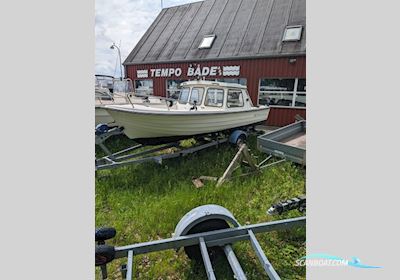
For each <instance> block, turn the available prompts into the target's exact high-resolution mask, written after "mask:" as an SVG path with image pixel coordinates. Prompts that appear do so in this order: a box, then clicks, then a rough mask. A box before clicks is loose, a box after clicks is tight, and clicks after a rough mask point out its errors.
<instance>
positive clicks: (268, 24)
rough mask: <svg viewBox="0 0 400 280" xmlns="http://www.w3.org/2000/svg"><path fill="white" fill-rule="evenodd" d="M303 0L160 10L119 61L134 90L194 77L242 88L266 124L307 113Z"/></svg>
mask: <svg viewBox="0 0 400 280" xmlns="http://www.w3.org/2000/svg"><path fill="white" fill-rule="evenodd" d="M305 7H306V3H305V0H205V1H202V2H195V3H192V4H186V5H181V6H176V7H171V8H167V9H163V10H162V11H161V13H160V14H159V15H158V17H157V18H156V20H155V21H154V22H153V24H152V25H151V26H150V28H149V29H148V30H147V32H146V33H145V34H144V36H143V37H142V38H141V40H140V41H139V42H138V44H137V45H136V46H135V48H134V49H133V50H132V52H131V53H130V54H129V56H128V57H127V59H126V60H125V62H124V66H125V73H126V75H127V76H128V77H129V78H131V79H132V80H133V81H134V84H135V88H136V91H137V92H138V93H139V94H140V93H142V94H154V95H160V96H167V97H172V98H174V97H176V96H177V95H178V94H179V83H181V82H182V81H187V80H191V79H196V78H202V79H207V80H218V81H225V82H236V83H241V84H244V85H247V88H248V91H249V93H250V96H251V98H252V101H253V103H254V104H268V105H269V106H270V107H271V112H270V115H269V117H268V120H267V124H268V125H272V126H283V125H286V124H289V123H292V122H293V121H294V117H295V115H297V114H298V115H300V116H302V117H303V118H305V117H306V47H305V42H306V40H305V38H306V36H305V33H306V32H305V31H306V30H305V27H306V21H305Z"/></svg>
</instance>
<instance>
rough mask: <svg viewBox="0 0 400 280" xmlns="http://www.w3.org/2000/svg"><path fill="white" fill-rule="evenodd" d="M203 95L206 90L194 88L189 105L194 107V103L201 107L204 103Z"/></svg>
mask: <svg viewBox="0 0 400 280" xmlns="http://www.w3.org/2000/svg"><path fill="white" fill-rule="evenodd" d="M203 93H204V88H193V89H192V93H191V94H190V99H189V103H190V104H192V105H194V102H196V105H200V104H201V102H202V101H203Z"/></svg>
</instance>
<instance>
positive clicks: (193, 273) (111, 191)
mask: <svg viewBox="0 0 400 280" xmlns="http://www.w3.org/2000/svg"><path fill="white" fill-rule="evenodd" d="M110 140H111V141H109V142H108V143H106V144H107V145H108V147H110V148H111V149H112V150H118V149H120V148H122V147H124V146H126V145H128V144H132V142H131V141H130V140H128V139H126V138H125V137H115V138H112V139H110ZM255 141H256V139H255V137H252V138H250V139H249V146H250V147H251V148H252V153H254V154H255V155H256V156H258V157H259V160H258V161H260V160H261V159H263V158H264V157H265V155H263V154H260V153H259V152H258V151H257V150H256V149H255V147H256V146H255ZM96 153H97V155H101V151H99V150H96ZM235 153H236V148H235V147H232V146H229V145H222V146H220V147H219V148H218V149H216V148H210V149H208V150H205V151H201V152H199V153H196V154H192V155H189V156H187V157H183V158H176V159H170V160H168V161H165V162H164V163H163V165H157V164H155V163H144V164H141V165H132V166H128V167H123V168H119V169H114V170H103V171H100V172H97V174H96V226H112V227H115V228H116V230H117V236H116V237H115V238H114V239H113V240H111V242H109V243H110V244H115V245H117V246H122V245H127V244H131V243H137V242H145V241H150V240H156V239H162V238H169V237H171V234H172V233H173V232H174V229H175V226H176V224H177V223H178V221H179V220H180V219H181V217H182V216H183V215H184V214H186V213H187V212H188V211H190V210H191V209H192V208H194V207H197V206H200V205H203V204H219V205H221V206H223V207H225V208H227V209H228V210H230V211H231V212H232V213H233V215H234V216H235V218H236V219H237V220H238V221H239V223H241V224H250V223H259V222H265V221H271V220H279V219H284V218H291V217H297V216H302V214H301V213H299V212H298V211H296V210H294V211H290V212H287V213H284V214H283V215H280V216H268V215H266V211H267V209H268V208H269V207H270V206H271V204H273V203H276V202H277V201H279V200H283V199H287V198H291V197H293V196H296V195H300V194H303V193H305V171H304V169H303V168H301V167H299V166H296V165H294V164H292V163H289V162H284V163H281V164H277V165H275V166H272V167H270V168H266V169H264V170H263V171H262V173H258V174H254V175H251V176H243V177H240V178H235V179H233V180H232V181H230V182H227V183H226V184H224V185H222V186H221V187H216V186H215V182H207V183H206V184H205V186H204V187H202V188H199V189H197V188H195V187H194V185H193V184H192V182H191V180H192V178H193V177H199V176H201V175H207V176H216V177H218V176H221V175H222V173H223V172H224V170H225V168H226V167H227V165H228V164H229V162H230V161H231V159H232V158H233V156H234V154H235ZM236 172H237V173H235V174H240V172H243V171H242V170H238V171H236ZM257 239H258V240H259V241H260V244H261V246H262V248H263V249H264V251H265V253H266V255H267V257H268V259H269V260H270V262H271V263H272V264H273V266H274V268H275V269H276V271H277V272H278V274H279V275H280V276H281V278H282V279H305V274H306V273H305V268H304V267H296V266H294V263H295V260H296V259H298V258H300V257H302V256H304V255H305V254H306V247H305V239H306V230H305V228H298V229H294V230H290V231H282V232H271V233H263V234H258V235H257ZM233 248H234V250H235V253H236V255H237V257H238V260H239V262H240V263H241V265H242V267H243V269H244V271H245V272H246V275H247V278H248V279H267V276H266V274H265V272H264V270H263V268H262V267H261V265H260V263H259V262H258V259H257V257H256V255H255V253H254V251H253V250H252V248H251V245H250V243H249V242H247V241H243V242H238V243H235V244H234V245H233ZM124 262H126V259H118V260H115V261H113V262H112V263H110V264H109V265H108V269H109V279H121V274H120V272H119V267H120V265H121V264H123V263H124ZM213 267H214V269H215V273H216V277H217V279H233V275H232V272H231V271H230V268H229V265H228V264H227V262H226V260H225V259H224V258H220V259H217V260H216V263H215V264H214V265H213ZM134 273H135V278H136V279H207V277H206V274H205V271H204V268H203V265H202V264H200V265H199V264H196V263H195V262H193V261H191V260H190V259H189V258H187V256H186V255H185V253H184V250H182V249H181V250H179V251H178V252H176V251H174V250H167V251H161V252H155V253H151V254H147V255H139V256H137V257H135V261H134ZM96 279H100V271H99V269H96Z"/></svg>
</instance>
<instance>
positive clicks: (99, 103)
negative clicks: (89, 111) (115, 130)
mask: <svg viewBox="0 0 400 280" xmlns="http://www.w3.org/2000/svg"><path fill="white" fill-rule="evenodd" d="M165 102H166V101H165V100H163V98H160V97H156V96H136V95H135V93H134V91H133V86H132V80H131V79H122V80H121V79H114V78H113V77H112V76H105V75H96V81H95V116H96V118H95V124H96V126H97V125H98V124H108V125H110V126H115V122H114V119H113V118H112V116H111V115H110V114H109V113H108V112H107V110H105V109H104V107H105V106H106V105H122V104H130V105H133V104H143V105H145V106H153V107H165V106H166V105H165Z"/></svg>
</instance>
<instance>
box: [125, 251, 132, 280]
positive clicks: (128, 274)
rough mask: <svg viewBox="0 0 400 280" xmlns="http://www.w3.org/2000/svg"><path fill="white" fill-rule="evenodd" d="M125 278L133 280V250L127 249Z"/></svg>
mask: <svg viewBox="0 0 400 280" xmlns="http://www.w3.org/2000/svg"><path fill="white" fill-rule="evenodd" d="M126 269H127V271H126V280H133V251H132V250H130V251H128V262H127V266H126Z"/></svg>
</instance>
